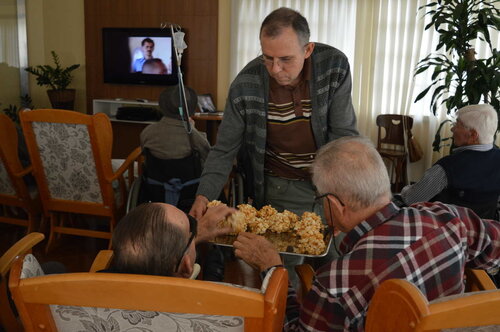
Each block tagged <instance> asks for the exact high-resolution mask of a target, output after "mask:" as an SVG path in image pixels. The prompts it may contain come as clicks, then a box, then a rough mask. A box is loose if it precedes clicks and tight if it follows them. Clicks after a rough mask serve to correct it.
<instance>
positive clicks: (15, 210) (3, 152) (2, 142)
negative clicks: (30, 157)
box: [0, 113, 42, 233]
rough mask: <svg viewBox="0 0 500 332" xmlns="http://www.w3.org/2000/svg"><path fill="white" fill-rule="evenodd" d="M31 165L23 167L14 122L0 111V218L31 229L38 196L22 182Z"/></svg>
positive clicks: (39, 209) (38, 217) (38, 208)
mask: <svg viewBox="0 0 500 332" xmlns="http://www.w3.org/2000/svg"><path fill="white" fill-rule="evenodd" d="M31 172H32V167H31V166H29V167H26V168H24V167H23V166H22V165H21V162H20V160H19V156H18V136H17V130H16V126H15V125H14V123H13V122H12V121H11V120H10V119H9V117H8V116H6V115H5V114H2V113H0V209H1V210H0V222H4V223H8V224H14V225H20V226H25V227H27V233H30V232H32V231H34V230H35V228H36V227H37V221H38V220H41V217H42V214H41V212H42V207H41V204H40V197H39V196H38V192H37V191H36V187H35V188H33V190H32V193H30V188H28V186H27V185H26V183H25V182H24V177H25V176H26V175H28V174H30V173H31Z"/></svg>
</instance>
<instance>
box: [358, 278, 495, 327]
mask: <svg viewBox="0 0 500 332" xmlns="http://www.w3.org/2000/svg"><path fill="white" fill-rule="evenodd" d="M499 308H500V290H498V289H495V290H489V291H482V292H471V293H465V294H462V295H454V296H448V297H444V298H439V299H437V300H434V301H432V302H430V303H429V302H428V301H427V299H426V298H425V296H424V295H423V294H422V292H421V291H420V290H419V289H418V288H417V287H416V286H415V285H413V284H412V283H410V282H408V281H406V280H404V279H390V280H386V281H384V282H383V283H382V284H381V285H380V287H379V288H377V290H376V291H375V295H374V296H373V298H372V300H371V302H370V306H369V308H368V313H367V319H366V325H365V331H366V332H378V331H380V332H382V331H384V332H385V331H400V332H406V331H440V330H441V329H458V331H473V330H472V329H465V328H470V327H479V326H481V327H482V328H481V331H485V332H486V331H498V330H499V329H500V309H499Z"/></svg>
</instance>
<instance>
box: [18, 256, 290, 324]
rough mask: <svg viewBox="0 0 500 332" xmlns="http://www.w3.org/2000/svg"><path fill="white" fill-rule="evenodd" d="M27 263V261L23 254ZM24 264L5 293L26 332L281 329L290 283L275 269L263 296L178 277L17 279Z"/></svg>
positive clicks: (92, 275) (91, 275)
mask: <svg viewBox="0 0 500 332" xmlns="http://www.w3.org/2000/svg"><path fill="white" fill-rule="evenodd" d="M27 258H28V256H27ZM30 263H32V262H31V261H30V260H28V259H26V260H25V258H24V257H20V258H19V259H18V260H17V261H16V262H15V263H14V266H13V267H12V270H11V273H10V280H9V287H10V290H11V293H12V297H13V299H14V302H15V304H16V307H17V309H18V311H19V315H20V317H21V319H22V322H23V325H24V327H25V329H26V331H28V332H29V331H40V330H41V329H43V331H78V330H83V329H92V328H96V327H97V326H101V327H106V328H108V329H109V330H116V331H125V330H128V329H131V328H135V329H136V330H147V331H171V330H176V331H197V330H203V331H207V332H208V331H219V330H222V329H223V330H224V331H259V332H260V331H264V332H267V331H281V330H282V327H283V319H284V313H285V305H286V296H287V286H288V280H287V279H288V278H287V272H286V270H285V269H283V268H277V269H275V270H274V271H273V273H272V274H271V275H268V277H266V279H267V280H264V282H263V289H262V290H254V291H251V290H247V289H241V288H238V287H233V286H230V285H226V284H219V283H212V282H207V281H199V280H190V279H182V278H172V277H161V276H146V275H129V274H113V273H90V272H89V273H66V274H59V275H48V276H39V277H34V278H23V276H22V275H21V273H24V272H25V271H26V270H29V269H30Z"/></svg>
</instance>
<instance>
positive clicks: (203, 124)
mask: <svg viewBox="0 0 500 332" xmlns="http://www.w3.org/2000/svg"><path fill="white" fill-rule="evenodd" d="M192 119H193V120H194V121H195V122H196V128H197V129H198V130H201V131H205V132H206V133H207V139H208V141H209V142H210V145H215V142H216V140H217V131H218V130H219V125H220V122H221V121H222V112H217V113H195V114H194V116H193V117H192Z"/></svg>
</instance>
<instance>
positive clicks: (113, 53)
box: [102, 28, 178, 85]
mask: <svg viewBox="0 0 500 332" xmlns="http://www.w3.org/2000/svg"><path fill="white" fill-rule="evenodd" d="M102 39H103V53H104V59H103V60H104V61H103V62H104V83H122V84H151V85H174V84H177V82H178V78H177V64H176V62H175V58H174V57H175V53H174V46H173V39H172V36H171V34H170V30H169V29H160V28H103V30H102Z"/></svg>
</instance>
